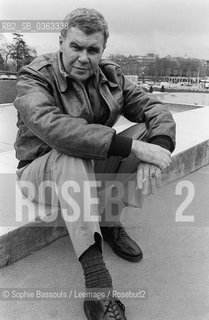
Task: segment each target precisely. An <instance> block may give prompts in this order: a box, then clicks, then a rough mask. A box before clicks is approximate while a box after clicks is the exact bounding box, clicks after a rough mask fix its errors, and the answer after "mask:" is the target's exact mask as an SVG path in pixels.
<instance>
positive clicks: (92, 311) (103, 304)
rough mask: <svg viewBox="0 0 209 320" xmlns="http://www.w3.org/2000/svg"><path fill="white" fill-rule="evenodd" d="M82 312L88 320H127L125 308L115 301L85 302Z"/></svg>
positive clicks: (118, 301)
mask: <svg viewBox="0 0 209 320" xmlns="http://www.w3.org/2000/svg"><path fill="white" fill-rule="evenodd" d="M84 312H85V315H86V317H87V319H88V320H114V319H115V320H127V318H126V316H125V306H124V305H123V304H122V302H120V300H116V299H113V298H112V299H106V300H85V301H84Z"/></svg>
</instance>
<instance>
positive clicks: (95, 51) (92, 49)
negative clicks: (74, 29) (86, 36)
mask: <svg viewBox="0 0 209 320" xmlns="http://www.w3.org/2000/svg"><path fill="white" fill-rule="evenodd" d="M89 52H90V53H95V54H96V53H99V50H98V49H94V48H90V49H89Z"/></svg>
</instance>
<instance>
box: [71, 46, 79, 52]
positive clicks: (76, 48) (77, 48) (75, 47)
mask: <svg viewBox="0 0 209 320" xmlns="http://www.w3.org/2000/svg"><path fill="white" fill-rule="evenodd" d="M71 48H73V49H74V50H77V51H78V50H80V48H79V47H77V46H74V45H71Z"/></svg>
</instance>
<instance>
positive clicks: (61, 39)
mask: <svg viewBox="0 0 209 320" xmlns="http://www.w3.org/2000/svg"><path fill="white" fill-rule="evenodd" d="M62 45H63V36H62V35H60V36H59V47H60V51H61V52H62Z"/></svg>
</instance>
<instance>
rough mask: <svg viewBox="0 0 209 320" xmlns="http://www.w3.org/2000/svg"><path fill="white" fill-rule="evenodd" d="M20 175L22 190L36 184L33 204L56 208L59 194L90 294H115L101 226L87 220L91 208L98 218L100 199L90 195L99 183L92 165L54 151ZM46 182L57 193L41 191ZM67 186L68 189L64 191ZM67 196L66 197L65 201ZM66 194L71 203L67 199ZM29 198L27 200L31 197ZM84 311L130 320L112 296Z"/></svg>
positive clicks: (91, 303)
mask: <svg viewBox="0 0 209 320" xmlns="http://www.w3.org/2000/svg"><path fill="white" fill-rule="evenodd" d="M17 175H18V177H19V183H20V186H21V182H23V181H28V182H32V183H33V185H34V186H35V195H34V194H33V190H32V191H31V190H29V192H28V194H29V195H30V198H32V199H31V200H35V201H39V202H46V203H47V204H52V205H53V207H56V204H57V203H56V202H57V201H56V197H57V194H58V197H57V198H58V201H59V205H60V207H61V211H62V214H63V213H64V214H63V218H64V221H65V223H66V226H67V229H68V232H69V235H70V237H71V240H72V243H73V246H74V249H75V252H76V255H77V257H78V259H79V261H80V263H81V265H82V268H83V272H84V277H85V285H86V290H87V292H92V290H93V292H94V293H98V294H101V293H102V292H104V293H105V294H106V296H107V293H108V292H111V290H112V279H111V275H110V273H109V271H108V270H107V268H106V265H105V263H104V261H103V256H102V247H101V231H100V226H99V222H98V221H87V220H86V217H85V211H86V209H87V207H91V213H92V215H93V216H94V217H98V206H97V205H96V206H91V199H93V198H95V197H96V194H93V193H91V192H90V190H91V188H90V186H89V184H90V182H91V181H93V182H95V177H94V169H93V165H92V162H91V161H90V160H82V159H79V158H73V157H68V156H67V155H64V154H60V153H58V152H57V151H55V150H52V151H51V152H49V153H48V154H46V155H44V156H42V157H40V158H38V159H36V160H34V161H33V162H32V163H31V164H29V165H28V166H27V167H25V168H24V169H20V170H18V171H17ZM43 181H51V182H52V183H54V184H55V186H54V188H53V189H52V190H53V192H54V193H53V192H52V193H49V190H47V191H46V194H44V191H45V189H44V188H43V186H42V187H41V188H39V187H40V185H41V184H42V183H43ZM71 182H72V183H71ZM84 182H85V183H86V187H85V188H83V184H84ZM66 183H67V184H68V185H66ZM69 183H70V184H69ZM63 186H65V188H64V189H63ZM72 187H74V188H75V192H73V194H72V190H71V192H70V191H69V190H68V189H69V188H71V189H72ZM79 187H80V188H79ZM88 187H89V188H88ZM87 190H88V191H87ZM40 191H43V192H42V194H40ZM61 191H62V192H61ZM66 191H67V193H66ZM63 192H64V193H65V197H63V194H62V193H63ZM85 192H87V194H88V197H85V198H84V193H85ZM66 194H67V195H68V196H69V198H70V200H69V199H66V198H67V197H66ZM25 195H26V196H27V194H25ZM73 204H74V205H73ZM75 204H77V205H78V206H77V205H75ZM75 211H77V212H79V213H80V215H79V216H77V217H76V219H72V217H73V216H74V214H75ZM87 218H88V217H87ZM84 310H85V313H86V315H87V318H88V319H90V320H91V319H103V318H104V316H105V319H107V320H112V319H118V316H120V319H121V320H125V319H126V317H125V314H124V306H123V305H122V304H121V302H120V301H116V300H114V299H112V298H111V295H110V299H107V298H105V299H103V300H100V301H99V300H96V301H95V300H94V301H91V300H88V299H87V300H85V301H84ZM95 317H96V318H95Z"/></svg>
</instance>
